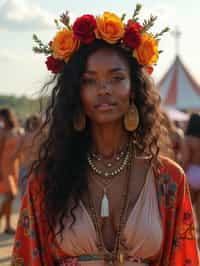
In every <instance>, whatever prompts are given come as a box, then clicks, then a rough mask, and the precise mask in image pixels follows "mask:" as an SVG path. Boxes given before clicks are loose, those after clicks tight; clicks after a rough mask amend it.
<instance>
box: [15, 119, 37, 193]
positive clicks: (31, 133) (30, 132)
mask: <svg viewBox="0 0 200 266" xmlns="http://www.w3.org/2000/svg"><path fill="white" fill-rule="evenodd" d="M41 125H42V118H41V116H40V115H39V114H32V115H30V116H29V117H28V118H27V119H26V121H25V134H24V135H22V137H21V140H20V142H19V147H18V149H17V151H16V154H15V157H20V176H19V189H20V194H21V197H23V195H24V192H25V190H26V183H27V175H28V173H29V171H30V169H31V166H32V163H33V162H34V161H35V160H37V159H38V152H39V143H40V142H41V135H40V134H39V131H40V127H41Z"/></svg>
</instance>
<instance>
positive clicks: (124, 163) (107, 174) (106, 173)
mask: <svg viewBox="0 0 200 266" xmlns="http://www.w3.org/2000/svg"><path fill="white" fill-rule="evenodd" d="M129 153H130V152H129V149H127V152H126V154H125V156H124V159H123V161H122V162H121V165H120V166H118V167H117V168H116V169H114V170H113V171H110V169H109V170H108V169H106V171H103V170H102V169H99V168H98V167H97V166H96V165H95V162H94V161H93V159H92V157H91V156H90V154H88V155H87V161H88V164H89V166H90V168H91V169H92V171H93V172H95V174H97V175H100V176H104V177H114V176H116V175H118V174H120V173H121V172H122V171H123V170H124V168H125V167H126V166H127V163H128V160H129V155H130V154H129ZM109 167H110V166H108V168H109Z"/></svg>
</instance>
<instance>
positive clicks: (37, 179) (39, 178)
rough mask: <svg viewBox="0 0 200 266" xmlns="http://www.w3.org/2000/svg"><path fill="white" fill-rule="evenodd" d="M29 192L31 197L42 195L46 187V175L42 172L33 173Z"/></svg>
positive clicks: (29, 179) (29, 180)
mask: <svg viewBox="0 0 200 266" xmlns="http://www.w3.org/2000/svg"><path fill="white" fill-rule="evenodd" d="M27 187H28V189H27V191H28V192H29V194H31V195H41V193H42V192H43V187H44V173H43V172H42V171H37V173H36V172H32V173H31V174H30V175H29V177H28V184H27Z"/></svg>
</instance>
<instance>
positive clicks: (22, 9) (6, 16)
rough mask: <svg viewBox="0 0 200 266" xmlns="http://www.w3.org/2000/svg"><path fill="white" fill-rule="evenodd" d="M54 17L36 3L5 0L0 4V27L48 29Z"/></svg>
mask: <svg viewBox="0 0 200 266" xmlns="http://www.w3.org/2000/svg"><path fill="white" fill-rule="evenodd" d="M53 21H54V17H53V16H52V15H51V14H49V13H48V12H46V11H45V10H42V9H41V7H40V6H39V4H37V3H30V2H29V3H28V2H21V1H19V0H6V1H5V2H4V3H3V4H2V5H1V6H0V29H1V30H13V31H29V30H30V31H33V30H45V29H50V28H52V26H53Z"/></svg>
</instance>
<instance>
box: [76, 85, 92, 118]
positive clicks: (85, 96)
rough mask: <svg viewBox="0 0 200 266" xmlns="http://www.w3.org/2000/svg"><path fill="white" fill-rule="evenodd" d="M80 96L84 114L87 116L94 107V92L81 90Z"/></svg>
mask: <svg viewBox="0 0 200 266" xmlns="http://www.w3.org/2000/svg"><path fill="white" fill-rule="evenodd" d="M80 96H81V103H82V105H83V109H84V111H85V113H86V114H87V113H88V112H91V110H92V108H93V106H94V99H95V93H94V91H92V90H88V89H86V88H82V89H81V94H80Z"/></svg>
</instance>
